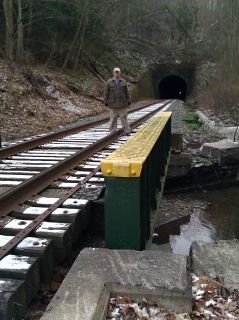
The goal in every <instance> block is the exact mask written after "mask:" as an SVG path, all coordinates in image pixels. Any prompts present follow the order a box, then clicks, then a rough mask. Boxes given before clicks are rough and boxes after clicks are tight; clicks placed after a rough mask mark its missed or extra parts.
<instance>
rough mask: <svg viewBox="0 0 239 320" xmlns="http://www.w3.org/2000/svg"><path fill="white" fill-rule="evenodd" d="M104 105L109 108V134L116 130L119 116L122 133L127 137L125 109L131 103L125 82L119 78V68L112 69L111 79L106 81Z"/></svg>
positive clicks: (127, 126) (127, 128)
mask: <svg viewBox="0 0 239 320" xmlns="http://www.w3.org/2000/svg"><path fill="white" fill-rule="evenodd" d="M104 103H105V106H107V107H109V114H110V126H109V131H110V133H113V132H114V131H115V130H116V129H117V119H118V116H119V117H120V120H121V124H122V127H123V129H124V132H125V133H126V135H129V134H130V126H129V123H128V120H127V107H128V106H129V105H130V104H131V102H130V95H129V89H128V85H127V82H126V81H125V80H124V79H123V78H121V77H120V68H114V70H113V78H111V79H109V80H108V81H107V84H106V88H105V98H104Z"/></svg>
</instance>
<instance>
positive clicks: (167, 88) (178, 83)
mask: <svg viewBox="0 0 239 320" xmlns="http://www.w3.org/2000/svg"><path fill="white" fill-rule="evenodd" d="M158 93H159V99H180V100H185V98H186V95H187V82H186V81H185V80H184V79H183V78H181V77H180V76H176V75H170V76H166V77H165V78H163V79H162V80H161V81H160V82H159V88H158Z"/></svg>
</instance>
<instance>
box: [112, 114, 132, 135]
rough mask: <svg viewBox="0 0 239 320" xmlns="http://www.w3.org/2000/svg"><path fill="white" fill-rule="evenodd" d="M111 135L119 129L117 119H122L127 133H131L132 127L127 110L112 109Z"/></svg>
mask: <svg viewBox="0 0 239 320" xmlns="http://www.w3.org/2000/svg"><path fill="white" fill-rule="evenodd" d="M109 113H110V126H109V131H110V133H112V132H114V131H115V130H116V129H117V119H118V116H119V117H120V120H121V124H122V127H123V129H124V132H125V133H129V132H130V126H129V123H128V120H127V108H118V109H110V110H109Z"/></svg>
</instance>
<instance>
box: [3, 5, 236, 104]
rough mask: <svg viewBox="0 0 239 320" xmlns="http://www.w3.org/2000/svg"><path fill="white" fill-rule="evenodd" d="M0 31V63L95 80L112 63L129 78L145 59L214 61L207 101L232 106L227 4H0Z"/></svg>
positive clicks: (232, 17)
mask: <svg viewBox="0 0 239 320" xmlns="http://www.w3.org/2000/svg"><path fill="white" fill-rule="evenodd" d="M0 30H1V32H0V40H1V41H0V48H1V51H0V57H1V58H3V59H7V60H8V61H10V62H17V63H18V64H20V65H24V66H26V65H34V64H43V65H44V66H51V67H52V66H54V67H58V68H62V69H70V70H73V71H77V72H84V70H87V71H90V72H91V73H92V74H93V75H94V76H96V77H97V78H98V79H100V80H105V79H106V78H107V77H108V75H109V74H111V70H112V68H113V67H114V66H115V65H119V66H120V67H121V68H122V70H123V72H124V73H127V75H128V76H130V75H131V74H132V75H135V74H136V73H137V72H138V71H139V70H142V68H144V67H146V66H147V65H148V64H150V63H152V62H154V63H165V62H167V63H180V62H185V61H189V62H192V61H194V62H195V63H197V64H202V63H204V62H210V63H215V68H214V70H213V76H214V81H213V84H212V83H211V82H210V80H211V78H210V77H211V74H209V76H208V79H205V83H204V84H205V88H206V87H208V85H210V86H211V85H212V86H213V87H210V94H211V95H212V97H211V98H210V97H209V99H208V100H211V99H212V100H213V101H214V99H217V97H218V96H220V99H219V103H221V100H222V99H223V104H224V105H227V106H226V107H228V106H229V105H231V104H233V105H237V103H238V99H237V96H238V89H237V88H238V85H237V84H238V80H237V78H238V76H237V74H238V68H239V64H238V58H239V2H238V1H235V0H220V1H216V0H162V1H159V0H125V1H122V0H70V1H69V0H58V1H55V0H3V1H2V2H1V3H0ZM215 79H216V81H217V82H215ZM205 90H207V88H206V89H205ZM207 94H209V92H207ZM229 97H230V98H229Z"/></svg>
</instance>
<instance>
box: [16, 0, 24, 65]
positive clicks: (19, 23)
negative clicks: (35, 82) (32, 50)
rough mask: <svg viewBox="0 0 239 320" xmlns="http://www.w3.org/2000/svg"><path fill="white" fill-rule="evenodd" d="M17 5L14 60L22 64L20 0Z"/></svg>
mask: <svg viewBox="0 0 239 320" xmlns="http://www.w3.org/2000/svg"><path fill="white" fill-rule="evenodd" d="M17 4H18V19H17V50H16V60H17V61H18V62H20V63H21V64H23V25H22V5H21V0H18V1H17Z"/></svg>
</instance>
